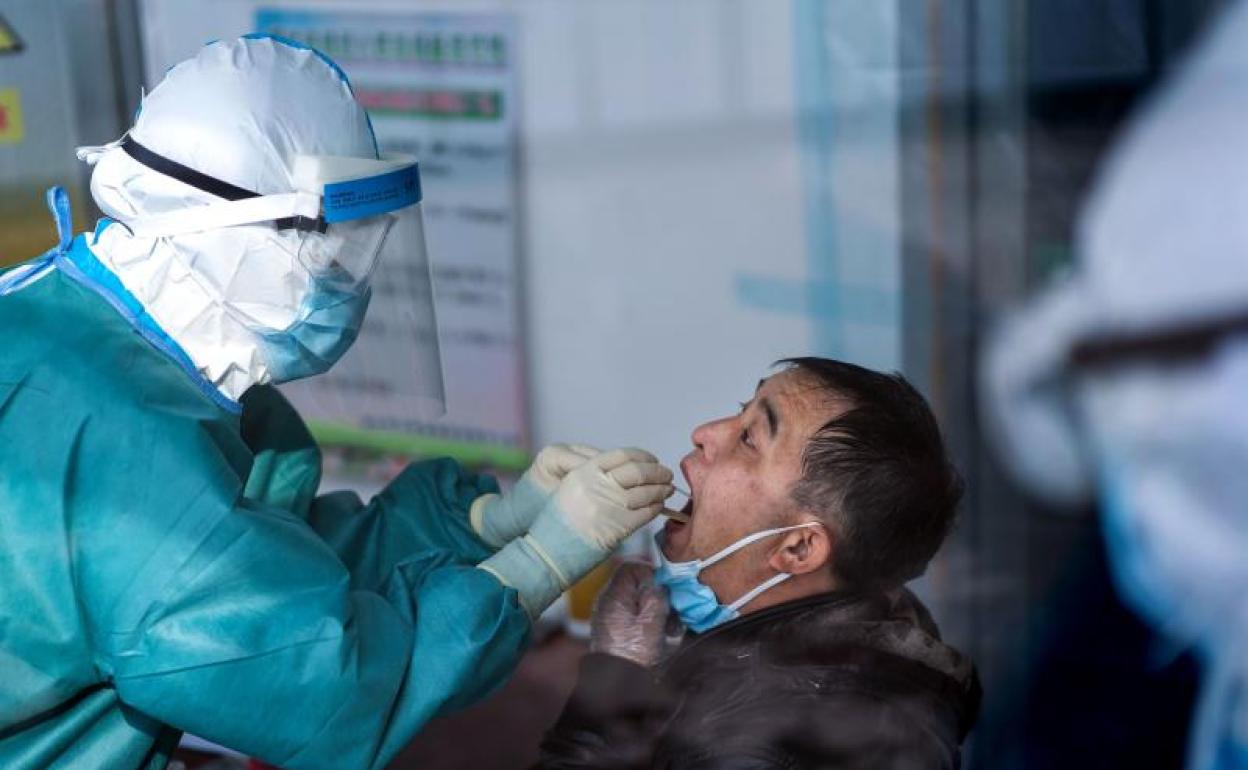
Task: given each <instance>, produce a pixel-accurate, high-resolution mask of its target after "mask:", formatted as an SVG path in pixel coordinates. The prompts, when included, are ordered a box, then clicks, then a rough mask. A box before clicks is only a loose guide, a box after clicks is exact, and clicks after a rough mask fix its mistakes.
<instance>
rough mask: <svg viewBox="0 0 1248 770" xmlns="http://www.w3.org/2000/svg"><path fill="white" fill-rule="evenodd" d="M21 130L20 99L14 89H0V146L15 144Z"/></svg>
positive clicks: (18, 140) (20, 138)
mask: <svg viewBox="0 0 1248 770" xmlns="http://www.w3.org/2000/svg"><path fill="white" fill-rule="evenodd" d="M23 136H25V133H24V132H23V130H22V99H21V96H19V95H18V93H17V89H16V88H0V144H17V143H18V142H20V141H22V137H23Z"/></svg>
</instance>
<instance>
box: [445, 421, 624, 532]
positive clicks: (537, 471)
mask: <svg viewBox="0 0 1248 770" xmlns="http://www.w3.org/2000/svg"><path fill="white" fill-rule="evenodd" d="M599 454H601V451H600V450H598V449H595V448H594V447H591V446H585V445H583V444H551V445H550V446H548V447H546V448H545V449H543V450H542V451H540V452H538V453H537V457H536V458H534V460H533V464H532V465H530V466H529V469H528V470H527V471H525V472H524V475H523V476H521V477H520V480H519V481H518V482H516V485H515V486H514V487H512V488H511V490H510V491H508V492H507V493H506V494H503V495H495V494H489V495H482V496H481V497H478V498H477V499H476V500H475V501H474V502H473V504H472V510H471V512H470V514H469V519H470V521H471V522H472V528H473V529H474V530H476V532H477V534H478V535H480V536H481V539H482V540H484V541H485V542H487V543H489V544H490V545H492V546H493V547H495V548H499V547H501V546H503V545H505V544H507V543H510V542H511V541H512V540H515V539H516V538H517V537H520V536H521V535H523V534H524V533H525V532H528V531H529V527H531V526H533V521H534V520H535V519H536V518H537V514H538V513H540V512H541V510H542V507H543V506H544V505H546V501H547V500H549V499H550V496H551V495H553V494H554V493H555V490H556V489H558V488H559V482H561V481H563V477H564V476H566V475H568V473H569V472H570V471H572V470H573V469H574V468H576V467H578V466H580V465H581V464H582V463H584V462H585V461H586V460H588V459H590V458H592V457H595V456H597V455H599Z"/></svg>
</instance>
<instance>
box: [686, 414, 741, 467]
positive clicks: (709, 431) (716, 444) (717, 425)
mask: <svg viewBox="0 0 1248 770" xmlns="http://www.w3.org/2000/svg"><path fill="white" fill-rule="evenodd" d="M731 422H732V418H731V417H725V418H723V419H721V420H713V421H711V422H707V423H703V424H701V425H699V426H698V427H696V428H694V430H693V436H692V438H693V445H694V446H695V447H697V449H698V452H699V453H700V454H701V455H702V456H703V458H705V459H706V461H707V462H714V460H715V455H716V454H718V452H719V450H720V448H721V447H722V446H723V444H724V436H726V435H729V434H730V433H731V432H732V430H731V425H730V423H731Z"/></svg>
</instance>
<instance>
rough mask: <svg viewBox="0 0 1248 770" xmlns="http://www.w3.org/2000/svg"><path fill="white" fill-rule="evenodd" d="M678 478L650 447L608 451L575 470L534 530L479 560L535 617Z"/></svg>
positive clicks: (653, 508)
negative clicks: (511, 590) (515, 594)
mask: <svg viewBox="0 0 1248 770" xmlns="http://www.w3.org/2000/svg"><path fill="white" fill-rule="evenodd" d="M671 481H672V472H671V471H670V470H668V469H667V468H664V467H663V466H662V465H660V464H659V461H658V460H657V459H656V458H655V457H654V455H652V454H650V453H649V452H646V451H644V450H641V449H616V450H613V451H611V452H604V453H603V454H600V455H598V456H596V457H594V458H592V459H590V460H587V461H586V462H585V463H583V464H582V465H580V466H579V467H577V468H576V469H575V470H573V471H571V472H570V473H568V475H567V476H566V477H565V478H564V480H563V483H561V484H560V485H559V489H558V490H557V491H556V492H555V494H554V495H553V496H552V497H551V498H550V499H549V500H548V501H547V503H546V505H545V506H544V507H543V508H542V510H541V512H540V513H539V514H538V515H537V519H536V520H535V521H534V522H533V527H532V528H531V529H530V530H529V532H528V534H526V535H524V536H522V537H519V538H517V539H515V540H512V541H511V542H510V543H508V544H507V545H505V546H503V547H502V548H501V549H500V550H499V551H498V553H496V554H494V555H493V556H491V557H490V558H488V559H486V560H485V561H483V562H482V563H481V564H480V565H479V566H480V567H481V568H482V569H485V570H486V571H488V572H490V573H492V574H494V575H495V576H496V577H497V578H498V579H499V580H501V581H502V582H503V584H504V585H508V586H511V587H513V588H515V589H516V591H517V592H518V593H519V594H520V600H521V602H522V603H523V604H524V606H525V609H527V610H528V612H529V615H530V617H534V618H536V617H537V616H538V615H540V614H541V613H542V611H543V610H545V609H546V607H548V606H550V604H551V602H553V601H554V600H555V599H556V598H558V596H559V594H561V593H563V592H564V591H566V590H567V589H568V588H569V587H570V586H571V585H572V584H573V583H575V582H576V581H578V580H580V579H581V578H582V577H584V576H585V575H586V574H587V573H588V572H589V571H590V570H591V569H593V568H594V567H596V566H598V565H599V564H600V563H602V562H603V561H604V560H606V558H607V557H608V556H610V555H611V552H612V551H613V550H615V548H616V546H618V545H619V544H620V543H621V542H622V541H623V540H624V538H626V537H628V536H629V535H631V534H632V533H633V532H636V531H637V530H638V529H640V528H641V527H643V526H645V525H646V524H647V523H648V522H650V521H651V520H652V519H653V518H654V517H655V516H657V515H658V514H659V511H660V510H662V508H663V501H664V500H666V499H667V498H668V497H670V496H671V495H672V493H673V492H674V491H675V490H674V488H673V487H672V485H671Z"/></svg>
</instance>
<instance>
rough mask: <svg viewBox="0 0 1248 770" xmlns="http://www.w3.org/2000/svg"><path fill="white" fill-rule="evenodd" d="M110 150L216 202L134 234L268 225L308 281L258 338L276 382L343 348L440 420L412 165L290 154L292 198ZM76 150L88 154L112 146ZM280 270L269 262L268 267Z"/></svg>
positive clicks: (436, 354)
mask: <svg viewBox="0 0 1248 770" xmlns="http://www.w3.org/2000/svg"><path fill="white" fill-rule="evenodd" d="M114 146H119V147H120V148H121V149H122V150H124V151H125V152H126V153H127V154H128V155H129V156H130V157H131V158H133V159H134V160H136V161H138V162H139V163H141V164H143V165H144V166H147V167H148V168H151V169H152V170H154V171H157V172H159V173H161V174H164V175H166V176H169V177H172V178H174V179H177V180H178V181H181V182H183V183H185V184H189V185H191V186H192V187H195V188H197V189H199V190H201V191H203V192H207V193H209V194H211V195H213V196H216V197H217V198H221V199H223V200H221V201H219V202H212V203H207V204H205V205H201V206H193V207H189V208H182V209H178V210H176V211H170V212H163V213H159V214H151V215H147V216H141V217H136V218H127V219H126V220H125V221H124V222H122V223H121V224H123V225H124V226H125V227H126V228H127V229H129V230H130V232H131V233H132V234H133V235H135V236H136V237H142V238H166V237H177V236H179V235H188V234H191V233H199V232H205V231H212V230H220V229H224V228H231V227H243V226H252V227H254V226H257V225H259V226H265V227H271V228H273V229H274V231H275V232H274V235H275V238H274V239H273V242H274V243H275V244H278V245H279V248H281V249H282V250H283V251H285V252H286V253H287V254H290V253H291V252H293V253H294V256H295V257H296V260H295V264H296V265H298V267H299V268H301V269H302V270H303V271H304V272H306V275H307V279H308V281H307V283H308V286H309V289H308V292H307V296H306V297H305V298H304V301H303V302H302V305H301V307H299V308H297V309H295V314H294V318H293V320H292V321H291V323H290V324H289V326H288V327H286V328H272V327H268V328H264V329H259V330H258V331H260V332H261V334H262V336H263V337H264V339H265V341H266V345H265V352H266V355H269V354H270V353H271V354H272V357H273V358H274V360H273V361H271V362H270V370H271V372H272V374H273V378H274V380H275V381H289V380H293V379H299V378H301V377H306V376H309V375H311V374H317V373H320V372H323V371H325V370H327V369H328V368H329V367H330V366H331V365H333V364H334V362H335V361H337V360H338V359H339V358H341V357H343V356H344V354H346V353H347V349H348V348H350V354H349V356H348V357H349V361H348V362H347V363H346V364H344V366H349V367H351V368H352V369H353V370H362V372H363V373H364V374H366V375H367V378H368V379H369V380H370V381H374V382H386V383H391V384H392V385H393V386H394V387H395V388H396V389H398V390H401V391H402V395H403V396H404V399H405V403H409V404H411V405H412V407H413V411H414V412H415V413H417V414H419V415H420V416H422V417H436V416H439V415H440V414H442V412H443V411H444V409H443V405H444V403H445V399H444V391H443V379H442V366H441V354H440V351H439V345H438V332H437V317H436V312H435V309H434V302H433V288H432V278H431V274H430V267H429V260H428V256H427V254H426V251H425V235H424V227H423V219H422V216H421V208H420V201H421V185H420V173H419V168H418V166H417V163H416V160H415V158H414V157H412V156H409V155H401V154H383V155H382V156H381V157H380V158H377V159H372V158H352V157H337V156H310V155H299V156H296V157H295V158H294V160H293V164H292V167H291V168H290V177H291V181H292V183H293V187H294V191H293V192H289V193H278V194H272V195H261V194H259V193H256V192H253V191H250V190H246V189H243V188H240V187H237V186H235V185H232V184H230V183H228V182H225V181H222V180H220V179H217V178H215V177H211V176H208V175H206V174H203V173H201V172H198V171H196V170H194V169H192V168H189V167H187V166H184V165H182V164H180V163H178V162H176V161H173V160H171V159H169V158H166V157H164V156H161V155H158V154H157V153H154V152H152V151H151V150H149V149H147V148H146V147H143V146H142V145H141V144H139V143H138V142H137V141H135V140H134V139H133V138H132V137H129V136H126V137H123V138H122V139H121V140H120V141H119V142H118V143H116V144H115V145H114ZM84 149H85V152H86V154H88V156H89V155H91V154H98V153H100V152H101V151H103V150H106V149H110V147H104V148H84ZM82 154H83V153H82V152H80V156H81V155H82ZM84 159H89V158H84ZM279 261H281V260H278V259H277V258H276V257H275V259H274V262H275V269H280V268H276V263H278V262H279ZM285 264H287V265H289V264H290V261H289V259H287V260H285ZM365 308H367V309H368V312H367V320H365V313H364V310H365ZM274 343H280V345H275V344H274ZM353 343H354V344H353Z"/></svg>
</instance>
